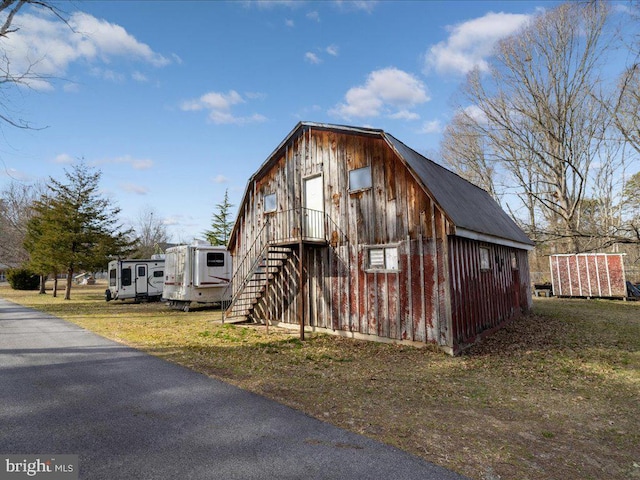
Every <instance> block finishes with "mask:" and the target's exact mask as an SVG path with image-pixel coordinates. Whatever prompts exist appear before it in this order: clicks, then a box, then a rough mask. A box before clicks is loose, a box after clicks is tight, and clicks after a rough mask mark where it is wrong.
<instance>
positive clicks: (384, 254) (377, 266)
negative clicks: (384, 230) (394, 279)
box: [367, 247, 398, 270]
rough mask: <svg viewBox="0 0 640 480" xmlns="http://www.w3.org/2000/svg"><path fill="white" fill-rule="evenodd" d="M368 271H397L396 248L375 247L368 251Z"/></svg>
mask: <svg viewBox="0 0 640 480" xmlns="http://www.w3.org/2000/svg"><path fill="white" fill-rule="evenodd" d="M367 268H368V269H370V270H398V247H375V248H370V249H369V265H368V266H367Z"/></svg>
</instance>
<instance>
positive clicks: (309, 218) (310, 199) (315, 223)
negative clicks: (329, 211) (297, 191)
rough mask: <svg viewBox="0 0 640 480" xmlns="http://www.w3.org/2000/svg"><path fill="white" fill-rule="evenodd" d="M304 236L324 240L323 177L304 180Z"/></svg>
mask: <svg viewBox="0 0 640 480" xmlns="http://www.w3.org/2000/svg"><path fill="white" fill-rule="evenodd" d="M302 215H303V218H304V226H303V228H304V236H305V237H306V238H317V239H324V194H323V182H322V175H318V176H317V177H311V178H307V179H305V180H304V210H303V212H302Z"/></svg>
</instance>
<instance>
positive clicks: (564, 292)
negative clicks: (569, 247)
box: [549, 253, 627, 298]
mask: <svg viewBox="0 0 640 480" xmlns="http://www.w3.org/2000/svg"><path fill="white" fill-rule="evenodd" d="M549 261H550V269H551V281H552V285H553V294H554V295H557V296H559V297H615V298H624V297H626V296H627V285H626V278H625V272H624V257H623V255H622V254H618V253H582V254H578V255H551V256H550V257H549Z"/></svg>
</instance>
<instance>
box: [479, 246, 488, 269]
mask: <svg viewBox="0 0 640 480" xmlns="http://www.w3.org/2000/svg"><path fill="white" fill-rule="evenodd" d="M490 258H491V257H490V256H489V249H488V248H486V247H480V270H490V269H491V262H490V260H489V259H490Z"/></svg>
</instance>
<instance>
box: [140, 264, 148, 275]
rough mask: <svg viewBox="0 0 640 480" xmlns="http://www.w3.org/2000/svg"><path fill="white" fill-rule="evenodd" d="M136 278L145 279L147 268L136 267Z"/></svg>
mask: <svg viewBox="0 0 640 480" xmlns="http://www.w3.org/2000/svg"><path fill="white" fill-rule="evenodd" d="M138 276H139V277H146V276H147V268H146V267H144V266H142V265H141V266H139V267H138Z"/></svg>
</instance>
